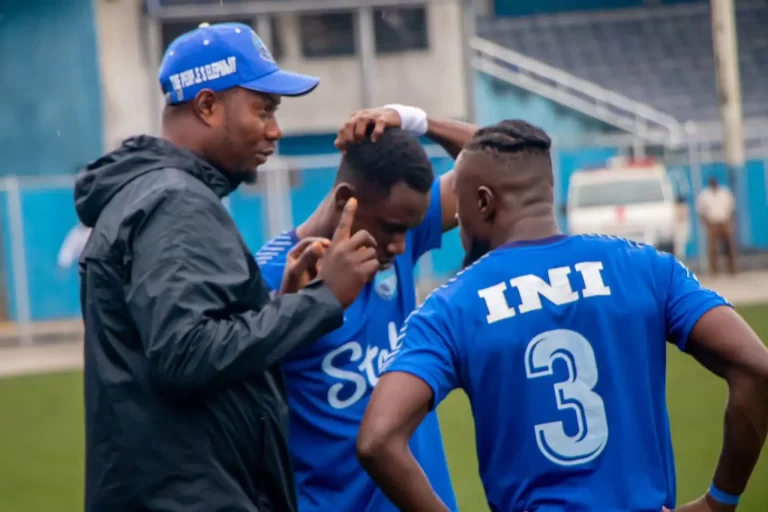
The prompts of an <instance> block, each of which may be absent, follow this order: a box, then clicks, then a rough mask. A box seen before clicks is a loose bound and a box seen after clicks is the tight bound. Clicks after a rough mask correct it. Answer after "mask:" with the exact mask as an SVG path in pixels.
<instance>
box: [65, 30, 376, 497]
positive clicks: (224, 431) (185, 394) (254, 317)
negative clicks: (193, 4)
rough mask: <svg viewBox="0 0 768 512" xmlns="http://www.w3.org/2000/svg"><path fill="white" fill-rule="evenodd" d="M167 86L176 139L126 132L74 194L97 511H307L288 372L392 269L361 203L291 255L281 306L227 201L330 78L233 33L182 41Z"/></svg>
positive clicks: (91, 482) (166, 122)
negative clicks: (282, 119)
mask: <svg viewBox="0 0 768 512" xmlns="http://www.w3.org/2000/svg"><path fill="white" fill-rule="evenodd" d="M160 82H161V84H162V87H163V91H164V92H165V97H166V102H167V105H166V107H165V110H164V112H163V133H162V138H155V137H149V136H139V137H134V138H131V139H128V140H127V141H125V142H124V143H123V145H122V147H120V148H119V149H118V150H116V151H114V152H112V153H110V154H108V155H105V156H104V157H102V158H100V159H99V160H97V161H95V162H93V163H92V164H90V165H89V166H88V167H87V168H86V169H85V170H84V171H83V172H82V173H81V174H80V175H79V176H78V177H77V182H76V186H75V203H76V208H77V213H78V215H79V217H80V219H81V221H82V222H83V224H84V225H85V226H86V227H89V228H92V233H91V237H90V238H89V241H88V244H87V245H86V247H85V249H84V251H83V254H82V257H81V259H80V268H81V303H82V311H83V319H84V323H85V411H86V412H85V420H86V494H85V509H86V511H94V512H96V511H99V512H101V511H106V510H108V511H110V512H121V511H138V510H142V511H164V512H176V511H178V512H181V511H184V512H188V511H206V512H209V511H210V512H213V511H222V512H223V511H225V510H226V511H230V512H234V511H238V512H241V511H242V512H256V511H259V512H266V511H281V512H282V511H287V512H293V511H295V510H296V508H297V507H296V491H295V484H294V480H293V474H292V471H291V466H290V459H289V455H288V446H287V432H286V431H287V428H288V427H287V412H288V407H287V405H286V400H285V386H284V380H283V375H282V373H281V371H280V369H279V366H278V363H279V362H280V361H281V360H282V359H283V358H284V357H285V356H286V355H287V354H289V353H290V352H292V351H293V350H295V349H297V348H301V347H303V346H306V345H307V344H309V343H312V342H313V341H314V340H316V339H318V338H320V337H322V336H323V335H325V334H328V333H329V332H331V331H333V330H334V329H336V328H338V327H340V326H341V325H342V323H343V319H344V309H345V308H346V307H347V306H349V305H350V304H351V303H352V302H353V301H354V300H355V298H356V297H357V295H358V294H359V292H360V290H361V289H362V288H363V286H364V285H365V283H366V282H367V281H368V280H369V279H370V278H371V277H372V276H373V274H374V273H375V272H376V270H377V268H378V267H379V263H378V261H377V258H376V250H375V244H376V242H375V240H374V239H373V238H372V237H371V235H370V234H369V233H367V232H360V231H358V232H356V233H354V234H350V230H351V225H352V221H353V218H354V214H355V209H356V201H355V200H354V199H353V200H351V201H350V202H349V203H348V204H347V206H346V208H345V210H344V214H343V215H342V216H341V219H340V221H339V224H338V227H337V229H336V231H335V233H334V234H333V240H326V239H318V238H314V239H307V240H303V241H302V243H301V244H299V245H297V246H296V248H295V249H294V250H292V251H291V255H290V256H289V263H288V265H287V267H286V271H285V274H284V276H283V281H282V285H281V290H280V291H279V292H278V293H277V295H276V296H274V295H273V296H271V295H270V293H269V292H268V291H267V288H266V287H265V285H264V283H263V282H262V279H261V274H260V272H259V269H258V266H257V264H256V262H255V261H254V259H253V257H252V256H251V255H250V253H249V251H248V248H247V247H246V245H245V243H244V242H243V240H242V238H241V236H240V234H239V232H238V231H237V228H236V227H235V225H234V223H233V222H232V219H231V218H230V216H229V215H228V214H227V211H226V209H225V208H224V206H223V205H222V202H221V199H222V198H223V197H224V196H226V195H227V194H229V193H230V192H232V191H233V190H234V189H235V188H236V187H237V186H238V185H239V184H240V183H242V182H244V181H252V180H253V179H255V177H256V168H257V167H258V166H259V165H260V164H262V163H264V162H265V161H266V160H267V157H268V156H269V155H270V154H271V153H272V152H273V151H274V146H275V141H276V140H277V139H278V138H280V135H281V134H280V128H279V127H278V124H277V121H276V120H275V111H276V110H277V107H278V104H279V103H280V98H281V96H299V95H302V94H306V93H308V92H310V91H311V90H312V89H314V88H315V87H316V86H317V84H318V79H317V78H313V77H309V76H303V75H297V74H294V73H289V72H286V71H282V70H280V69H278V67H277V65H276V64H275V62H274V60H273V59H272V57H271V55H270V53H269V51H268V50H267V48H266V47H265V46H264V44H263V43H262V42H261V40H260V39H259V38H258V36H257V35H256V34H255V33H254V32H253V30H251V28H250V27H247V26H245V25H241V24H235V23H225V24H220V25H212V26H203V27H200V28H198V29H196V30H193V31H192V32H190V33H188V34H185V35H183V36H181V37H180V38H178V39H177V40H175V41H174V42H173V43H172V44H171V46H170V48H168V50H167V52H166V55H165V58H164V59H163V63H162V67H161V69H160ZM321 255H324V257H323V266H322V270H320V271H318V270H317V265H316V263H317V261H318V258H319V257H320V256H321Z"/></svg>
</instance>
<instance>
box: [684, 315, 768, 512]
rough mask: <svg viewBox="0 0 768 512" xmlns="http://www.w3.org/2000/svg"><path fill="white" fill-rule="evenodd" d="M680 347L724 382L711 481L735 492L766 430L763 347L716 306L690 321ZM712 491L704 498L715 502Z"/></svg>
mask: <svg viewBox="0 0 768 512" xmlns="http://www.w3.org/2000/svg"><path fill="white" fill-rule="evenodd" d="M686 351H687V352H688V353H689V354H690V355H692V356H693V357H695V358H696V360H697V361H699V362H700V363H701V364H702V365H704V366H705V367H706V368H707V369H709V370H710V371H711V372H713V373H715V374H716V375H718V376H720V377H722V378H723V379H725V380H726V381H727V383H728V402H727V404H726V408H725V426H724V435H723V445H722V449H721V452H720V458H719V460H718V463H717V469H716V470H715V474H714V479H713V483H714V487H715V488H716V489H719V490H720V491H723V492H725V493H727V494H730V495H732V496H739V495H741V494H742V493H743V492H744V489H746V487H747V482H748V480H749V477H750V475H751V474H752V470H753V469H754V467H755V464H757V460H758V458H759V456H760V452H761V450H762V448H763V445H764V444H765V439H766V434H768V348H766V347H765V345H763V343H762V342H761V341H760V339H759V338H758V337H757V335H756V334H755V332H754V331H753V330H752V328H751V327H750V326H749V325H747V323H746V322H745V321H744V319H742V318H741V316H739V314H738V313H736V312H735V311H734V310H733V309H731V308H730V307H726V306H721V307H717V308H715V309H712V310H710V311H709V312H707V313H705V314H704V316H702V317H701V319H700V320H699V321H698V322H697V323H696V325H695V326H694V328H693V330H692V331H691V335H690V338H689V340H688V344H687V346H686ZM713 493H714V494H715V496H712V495H711V494H709V495H708V496H707V501H709V502H711V503H710V505H713V506H715V507H717V506H721V505H722V504H723V503H722V502H721V501H718V499H717V498H718V496H717V490H714V491H713ZM721 499H722V498H721ZM723 501H726V502H727V501H728V500H727V499H726V500H723ZM721 509H722V510H728V508H723V507H721Z"/></svg>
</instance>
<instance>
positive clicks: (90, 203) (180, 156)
mask: <svg viewBox="0 0 768 512" xmlns="http://www.w3.org/2000/svg"><path fill="white" fill-rule="evenodd" d="M167 168H173V169H179V170H181V171H185V172H187V173H189V174H191V175H193V176H194V177H195V178H197V179H199V180H200V181H202V182H203V183H205V184H206V185H208V186H209V187H210V188H211V189H212V190H213V191H214V192H215V193H216V195H217V196H219V197H224V196H226V195H227V194H229V193H230V192H232V190H234V189H235V187H236V186H237V184H235V183H232V182H230V180H229V179H228V178H227V177H226V175H225V174H224V173H223V172H221V171H220V170H218V169H216V168H215V167H213V166H212V165H211V164H209V163H208V162H206V161H205V160H203V159H202V158H200V157H199V156H197V155H196V154H195V153H193V152H191V151H189V150H187V149H183V148H180V147H178V146H176V145H175V144H173V143H171V142H168V141H167V140H164V139H159V138H156V137H150V136H147V135H141V136H139V137H132V138H130V139H127V140H126V141H125V142H123V144H122V145H121V146H120V147H119V148H118V149H116V150H115V151H113V152H111V153H108V154H106V155H104V156H103V157H101V158H99V159H98V160H96V161H94V162H92V163H90V164H88V166H87V167H86V168H85V169H84V170H82V171H80V173H79V174H78V175H77V178H76V180H75V209H76V210H77V215H78V217H80V220H81V221H82V223H83V224H85V225H86V226H87V227H93V225H94V224H95V223H96V220H97V219H98V218H99V214H101V211H102V210H103V209H104V207H105V206H106V205H107V203H109V201H110V200H111V199H112V198H113V197H114V196H115V194H117V193H118V192H119V191H120V190H121V189H122V188H123V187H124V186H126V185H127V184H128V183H130V182H131V181H133V180H134V179H136V178H138V177H139V176H142V175H144V174H146V173H149V172H152V171H159V170H162V169H167Z"/></svg>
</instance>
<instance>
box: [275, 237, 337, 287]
mask: <svg viewBox="0 0 768 512" xmlns="http://www.w3.org/2000/svg"><path fill="white" fill-rule="evenodd" d="M330 244H331V241H330V240H328V239H327V238H317V237H308V238H305V239H303V240H301V241H300V242H299V243H297V244H296V245H295V246H294V247H293V249H291V251H290V252H289V253H288V257H287V259H286V263H285V271H284V272H283V283H282V285H281V286H280V293H281V294H285V293H296V292H298V291H299V290H301V289H302V288H304V287H305V286H307V284H308V283H309V282H310V281H312V280H313V279H314V278H316V277H317V274H318V272H319V266H320V260H321V259H322V257H323V254H325V250H326V249H327V248H328V246H329V245H330Z"/></svg>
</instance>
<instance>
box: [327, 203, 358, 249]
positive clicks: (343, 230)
mask: <svg viewBox="0 0 768 512" xmlns="http://www.w3.org/2000/svg"><path fill="white" fill-rule="evenodd" d="M356 212H357V199H355V198H354V197H351V198H349V200H348V201H347V204H346V205H344V210H343V211H342V212H341V218H340V219H339V224H338V226H336V231H335V232H334V234H333V243H338V242H340V241H342V240H348V239H349V234H350V233H351V232H352V222H354V220H355V213H356Z"/></svg>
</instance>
